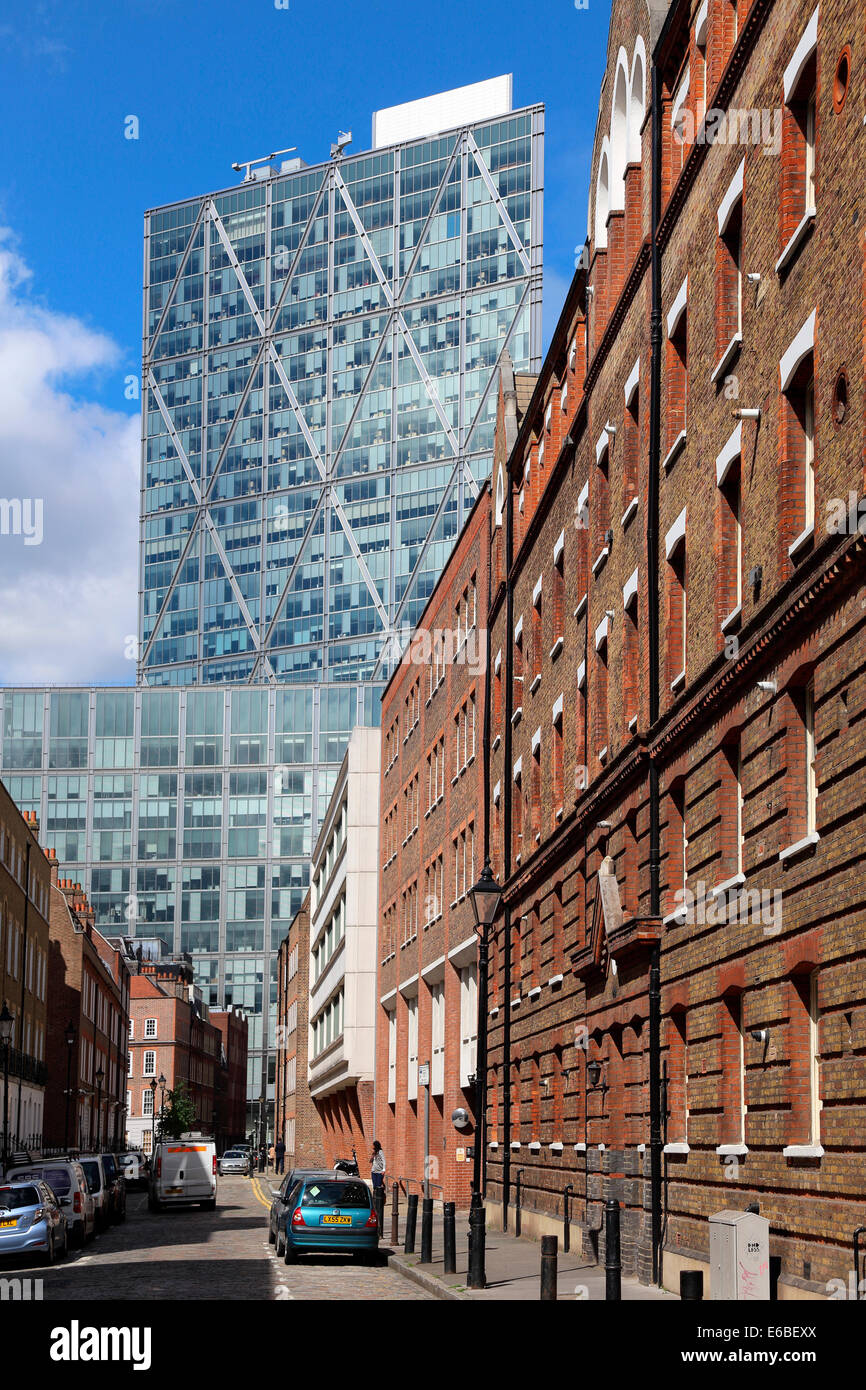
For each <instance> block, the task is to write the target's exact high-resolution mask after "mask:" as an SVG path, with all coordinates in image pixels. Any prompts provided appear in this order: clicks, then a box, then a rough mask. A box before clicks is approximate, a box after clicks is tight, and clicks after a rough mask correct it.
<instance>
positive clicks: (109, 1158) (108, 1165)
mask: <svg viewBox="0 0 866 1390" xmlns="http://www.w3.org/2000/svg"><path fill="white" fill-rule="evenodd" d="M102 1165H103V1167H104V1168H105V1176H106V1177H107V1178H108V1181H109V1182H114V1179H115V1178H116V1177H117V1169H116V1168H115V1166H114V1155H113V1154H103V1157H102Z"/></svg>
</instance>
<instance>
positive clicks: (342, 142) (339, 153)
mask: <svg viewBox="0 0 866 1390" xmlns="http://www.w3.org/2000/svg"><path fill="white" fill-rule="evenodd" d="M351 143H352V132H351V130H341V131H340V132H339V135H338V136H337V142H336V144H334V145H332V146H331V158H332V159H342V158H343V151H344V149H345V148H346V146H347V145H351Z"/></svg>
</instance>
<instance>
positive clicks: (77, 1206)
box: [72, 1192, 81, 1212]
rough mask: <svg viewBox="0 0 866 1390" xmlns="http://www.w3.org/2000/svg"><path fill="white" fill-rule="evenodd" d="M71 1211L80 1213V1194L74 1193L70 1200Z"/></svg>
mask: <svg viewBox="0 0 866 1390" xmlns="http://www.w3.org/2000/svg"><path fill="white" fill-rule="evenodd" d="M72 1210H73V1211H76V1212H80V1211H81V1193H80V1192H76V1194H75V1196H74V1197H73V1198H72Z"/></svg>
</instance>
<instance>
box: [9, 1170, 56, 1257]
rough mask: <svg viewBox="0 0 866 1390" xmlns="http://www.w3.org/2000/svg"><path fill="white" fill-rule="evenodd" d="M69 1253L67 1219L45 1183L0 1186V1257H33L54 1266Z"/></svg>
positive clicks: (18, 1183) (16, 1183)
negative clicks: (38, 1256) (34, 1254)
mask: <svg viewBox="0 0 866 1390" xmlns="http://www.w3.org/2000/svg"><path fill="white" fill-rule="evenodd" d="M68 1251H69V1229H68V1226H67V1222H66V1216H65V1213H64V1212H63V1211H62V1210H61V1208H60V1203H59V1202H58V1201H57V1198H56V1197H55V1195H54V1193H53V1192H52V1190H51V1188H50V1187H49V1186H48V1184H47V1183H44V1182H13V1183H6V1184H3V1185H0V1256H3V1255H29V1254H31V1253H36V1254H39V1255H41V1256H42V1257H43V1259H44V1260H45V1262H46V1263H47V1264H53V1263H54V1261H55V1259H56V1258H57V1256H58V1255H66V1254H67V1253H68Z"/></svg>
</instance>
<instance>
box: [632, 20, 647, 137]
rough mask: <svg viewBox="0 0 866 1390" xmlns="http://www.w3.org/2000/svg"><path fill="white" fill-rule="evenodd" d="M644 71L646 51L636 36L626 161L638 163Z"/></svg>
mask: <svg viewBox="0 0 866 1390" xmlns="http://www.w3.org/2000/svg"><path fill="white" fill-rule="evenodd" d="M645 73H646V52H645V50H644V44H643V39H642V38H640V37H638V40H637V43H636V44H635V46H634V54H633V56H632V60H631V97H630V100H629V109H628V163H629V164H639V163H640V159H641V126H642V125H643V119H644V113H645V111H646V105H645V100H644V74H645Z"/></svg>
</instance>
